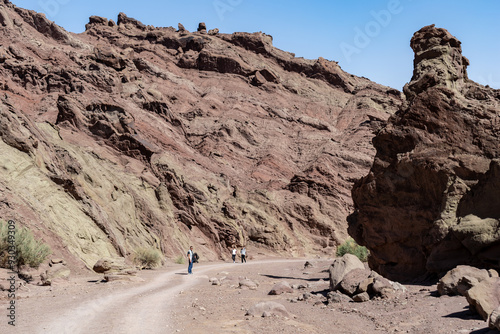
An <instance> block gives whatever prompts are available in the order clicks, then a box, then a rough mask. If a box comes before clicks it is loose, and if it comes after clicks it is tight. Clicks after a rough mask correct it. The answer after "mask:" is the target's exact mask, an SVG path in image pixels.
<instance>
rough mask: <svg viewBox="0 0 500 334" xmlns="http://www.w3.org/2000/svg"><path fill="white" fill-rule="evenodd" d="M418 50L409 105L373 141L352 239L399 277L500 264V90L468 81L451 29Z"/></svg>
mask: <svg viewBox="0 0 500 334" xmlns="http://www.w3.org/2000/svg"><path fill="white" fill-rule="evenodd" d="M411 47H412V48H413V50H414V51H415V61H414V66H415V70H414V73H413V77H412V80H411V82H410V83H409V84H407V85H406V86H405V88H404V92H405V94H406V97H407V102H406V103H405V105H404V107H403V108H402V109H401V110H399V111H398V112H397V113H396V114H395V115H394V116H392V117H391V118H390V119H389V122H388V124H387V126H386V127H385V128H384V129H383V130H381V131H380V132H379V133H378V134H377V135H376V137H375V138H374V140H373V143H374V146H375V148H376V149H377V155H376V157H375V161H374V164H373V167H372V169H371V171H370V173H369V174H368V175H367V176H365V177H364V178H363V179H361V180H360V181H359V182H357V183H356V185H355V186H354V189H353V191H352V194H353V200H354V203H355V208H356V209H355V212H354V213H353V214H352V215H351V216H350V218H349V221H350V222H349V234H350V235H352V236H353V237H354V238H355V240H356V241H357V242H359V243H361V244H363V245H366V246H367V247H368V248H369V249H370V251H371V258H370V265H371V267H372V268H374V269H375V270H377V271H378V272H379V273H381V274H383V275H386V276H388V277H391V278H394V279H414V278H416V277H418V276H421V275H425V274H426V273H441V272H445V271H447V270H449V269H452V268H454V267H455V266H456V265H458V264H470V265H477V266H483V267H492V268H499V267H500V262H499V261H500V233H499V232H498V231H499V227H500V222H499V219H500V196H499V195H500V192H499V190H498V189H499V187H498V186H499V185H500V183H499V182H500V178H499V171H500V165H499V163H500V160H499V158H500V156H499V154H500V146H499V145H498V142H499V136H500V131H499V130H500V116H499V115H500V105H499V102H500V91H499V90H495V89H491V88H489V87H484V86H481V85H479V84H476V83H474V82H472V81H470V80H469V79H468V78H467V72H466V67H467V65H468V64H469V62H468V60H467V59H466V58H465V57H463V56H462V53H461V47H460V42H459V41H458V40H457V39H456V38H455V37H453V36H452V35H450V34H449V33H448V32H447V31H446V30H444V29H439V28H435V27H434V26H427V27H424V28H422V29H421V30H420V31H418V32H416V33H415V35H414V36H413V38H412V40H411Z"/></svg>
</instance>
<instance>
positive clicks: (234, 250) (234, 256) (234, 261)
mask: <svg viewBox="0 0 500 334" xmlns="http://www.w3.org/2000/svg"><path fill="white" fill-rule="evenodd" d="M236 252H237V250H236V247H234V248H233V253H232V257H233V263H236Z"/></svg>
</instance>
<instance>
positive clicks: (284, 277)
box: [261, 274, 322, 282]
mask: <svg viewBox="0 0 500 334" xmlns="http://www.w3.org/2000/svg"><path fill="white" fill-rule="evenodd" d="M261 276H265V277H268V278H272V279H299V280H303V281H308V282H319V281H321V280H322V278H304V277H289V276H276V275H265V274H261Z"/></svg>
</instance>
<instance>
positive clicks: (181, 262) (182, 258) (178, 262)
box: [175, 255, 185, 264]
mask: <svg viewBox="0 0 500 334" xmlns="http://www.w3.org/2000/svg"><path fill="white" fill-rule="evenodd" d="M175 263H177V264H184V263H185V260H184V256H182V255H179V256H178V257H177V258H176V259H175Z"/></svg>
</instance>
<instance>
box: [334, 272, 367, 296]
mask: <svg viewBox="0 0 500 334" xmlns="http://www.w3.org/2000/svg"><path fill="white" fill-rule="evenodd" d="M370 274H371V271H370V270H366V269H354V270H351V271H350V272H348V273H347V274H346V275H345V276H344V278H343V279H342V281H341V282H340V288H339V289H340V290H341V291H342V292H343V293H345V294H346V295H349V296H353V295H354V294H355V293H356V292H357V291H358V288H359V286H360V284H361V283H363V282H364V281H365V280H367V279H368V277H369V276H370ZM363 288H364V287H363Z"/></svg>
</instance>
